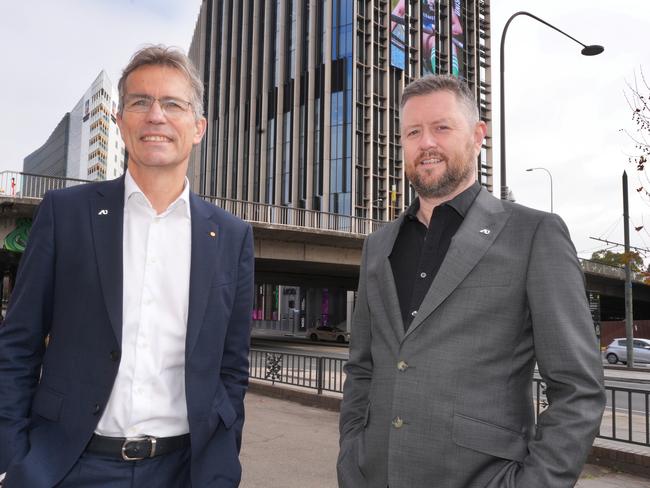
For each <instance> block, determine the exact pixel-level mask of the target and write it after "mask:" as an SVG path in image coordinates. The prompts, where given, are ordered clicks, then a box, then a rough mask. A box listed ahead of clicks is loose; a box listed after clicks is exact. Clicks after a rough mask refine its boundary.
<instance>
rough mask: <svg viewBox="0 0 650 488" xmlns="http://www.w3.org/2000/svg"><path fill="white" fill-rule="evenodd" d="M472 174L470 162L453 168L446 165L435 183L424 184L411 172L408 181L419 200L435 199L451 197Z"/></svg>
mask: <svg viewBox="0 0 650 488" xmlns="http://www.w3.org/2000/svg"><path fill="white" fill-rule="evenodd" d="M473 172H474V166H473V164H472V163H471V162H465V164H462V165H453V166H450V165H449V164H447V171H445V173H444V174H443V175H442V176H441V177H440V179H438V180H437V181H434V182H431V183H425V182H424V181H423V178H421V177H420V174H419V173H418V172H417V171H413V174H412V175H411V177H410V178H409V181H410V182H411V185H413V188H414V189H415V191H416V192H417V194H418V195H419V196H420V197H421V198H436V199H437V198H444V197H446V196H448V195H451V194H452V193H453V192H454V191H456V190H457V189H458V187H459V186H460V185H461V184H462V183H463V182H464V181H466V180H467V179H469V178H470V177H471V175H472V174H473Z"/></svg>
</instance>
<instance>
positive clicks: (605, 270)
mask: <svg viewBox="0 0 650 488" xmlns="http://www.w3.org/2000/svg"><path fill="white" fill-rule="evenodd" d="M579 261H580V264H581V265H582V270H583V271H584V272H587V273H592V274H597V275H601V276H606V277H609V278H616V279H619V280H622V281H625V268H622V267H620V266H612V265H611V264H603V263H599V262H596V261H591V260H589V259H582V258H579ZM645 278H646V277H645V275H643V274H641V273H635V272H632V280H633V281H639V282H643V281H644V280H645Z"/></svg>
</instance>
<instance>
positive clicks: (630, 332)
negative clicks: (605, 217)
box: [623, 171, 634, 368]
mask: <svg viewBox="0 0 650 488" xmlns="http://www.w3.org/2000/svg"><path fill="white" fill-rule="evenodd" d="M623 235H624V238H625V240H624V241H623V242H624V243H625V256H626V259H625V337H626V338H627V341H626V342H627V367H628V368H633V367H634V329H633V327H634V326H633V322H632V319H633V316H632V304H633V302H632V272H631V270H630V259H629V258H630V215H629V211H628V204H627V173H626V172H625V171H623Z"/></svg>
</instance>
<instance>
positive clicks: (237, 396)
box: [221, 225, 255, 450]
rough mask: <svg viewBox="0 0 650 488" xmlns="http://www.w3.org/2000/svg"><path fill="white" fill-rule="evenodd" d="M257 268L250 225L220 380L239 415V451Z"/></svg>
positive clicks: (241, 257) (246, 234)
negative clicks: (255, 267) (255, 271)
mask: <svg viewBox="0 0 650 488" xmlns="http://www.w3.org/2000/svg"><path fill="white" fill-rule="evenodd" d="M254 266H255V255H254V251H253V232H252V228H251V226H250V225H247V228H246V232H245V235H244V238H243V239H242V246H241V250H240V254H239V272H238V275H237V283H236V287H237V288H236V290H235V298H234V302H233V307H232V313H231V315H230V321H229V322H228V331H227V333H226V340H225V345H224V351H223V358H222V361H221V380H222V381H223V384H224V385H225V387H226V390H227V392H228V396H229V398H230V401H231V403H232V405H233V407H234V408H235V412H236V413H237V420H236V421H235V424H234V428H235V429H236V432H237V450H239V449H240V448H241V437H242V429H243V425H244V395H245V393H246V389H247V387H248V353H249V349H250V328H251V321H252V308H253V286H254V284H253V283H254V274H255V273H254Z"/></svg>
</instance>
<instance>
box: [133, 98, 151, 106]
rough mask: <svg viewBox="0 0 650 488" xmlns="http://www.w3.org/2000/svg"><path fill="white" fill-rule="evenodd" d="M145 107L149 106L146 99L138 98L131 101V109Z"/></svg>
mask: <svg viewBox="0 0 650 488" xmlns="http://www.w3.org/2000/svg"><path fill="white" fill-rule="evenodd" d="M147 105H149V100H147V99H146V98H138V99H136V100H133V101H131V107H146V106H147Z"/></svg>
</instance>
